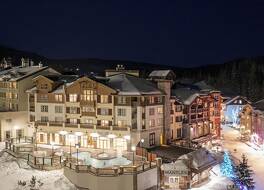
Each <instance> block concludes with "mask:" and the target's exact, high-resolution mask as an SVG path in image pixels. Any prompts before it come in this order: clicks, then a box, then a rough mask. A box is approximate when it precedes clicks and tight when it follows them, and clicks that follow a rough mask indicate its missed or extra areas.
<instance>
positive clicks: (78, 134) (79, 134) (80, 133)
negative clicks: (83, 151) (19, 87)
mask: <svg viewBox="0 0 264 190" xmlns="http://www.w3.org/2000/svg"><path fill="white" fill-rule="evenodd" d="M74 134H75V135H76V136H82V135H83V133H82V132H75V133H74Z"/></svg>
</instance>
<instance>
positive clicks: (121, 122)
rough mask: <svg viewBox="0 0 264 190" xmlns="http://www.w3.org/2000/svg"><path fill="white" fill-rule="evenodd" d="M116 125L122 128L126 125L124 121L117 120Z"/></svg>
mask: <svg viewBox="0 0 264 190" xmlns="http://www.w3.org/2000/svg"><path fill="white" fill-rule="evenodd" d="M117 125H118V127H124V126H125V125H126V121H125V120H118V121H117Z"/></svg>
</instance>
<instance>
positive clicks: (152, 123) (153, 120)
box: [149, 119, 155, 127]
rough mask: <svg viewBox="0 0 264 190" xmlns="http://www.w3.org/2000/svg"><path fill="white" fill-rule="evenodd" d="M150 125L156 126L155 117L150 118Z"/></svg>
mask: <svg viewBox="0 0 264 190" xmlns="http://www.w3.org/2000/svg"><path fill="white" fill-rule="evenodd" d="M149 126H150V127H154V126H155V119H150V120H149Z"/></svg>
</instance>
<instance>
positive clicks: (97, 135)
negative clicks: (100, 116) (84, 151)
mask: <svg viewBox="0 0 264 190" xmlns="http://www.w3.org/2000/svg"><path fill="white" fill-rule="evenodd" d="M90 136H91V137H93V138H97V137H99V136H100V135H99V134H98V133H91V134H90Z"/></svg>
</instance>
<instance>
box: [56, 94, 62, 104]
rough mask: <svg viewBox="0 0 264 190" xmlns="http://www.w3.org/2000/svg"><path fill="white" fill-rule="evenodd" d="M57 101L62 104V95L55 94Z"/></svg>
mask: <svg viewBox="0 0 264 190" xmlns="http://www.w3.org/2000/svg"><path fill="white" fill-rule="evenodd" d="M55 100H56V102H62V95H61V94H55Z"/></svg>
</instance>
